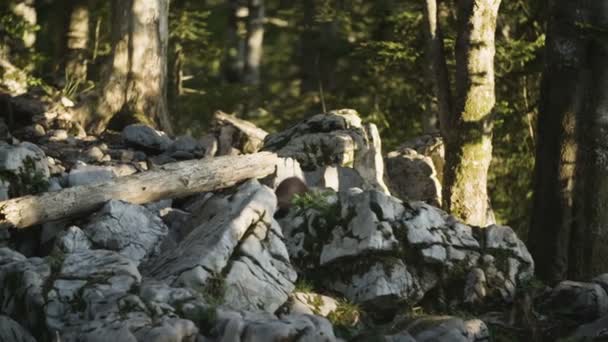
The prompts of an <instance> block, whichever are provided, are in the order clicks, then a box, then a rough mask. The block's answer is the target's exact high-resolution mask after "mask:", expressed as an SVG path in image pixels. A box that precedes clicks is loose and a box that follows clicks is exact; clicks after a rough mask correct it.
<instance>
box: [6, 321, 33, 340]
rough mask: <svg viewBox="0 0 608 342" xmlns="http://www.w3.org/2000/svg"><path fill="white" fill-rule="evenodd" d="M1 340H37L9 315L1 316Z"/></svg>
mask: <svg viewBox="0 0 608 342" xmlns="http://www.w3.org/2000/svg"><path fill="white" fill-rule="evenodd" d="M0 341H11V342H36V340H35V339H34V337H33V336H32V335H30V333H29V332H27V330H25V329H24V328H23V327H22V326H21V325H19V323H17V322H15V321H14V320H12V319H11V318H10V317H7V316H0Z"/></svg>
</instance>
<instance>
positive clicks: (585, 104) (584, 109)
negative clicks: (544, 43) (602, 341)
mask: <svg viewBox="0 0 608 342" xmlns="http://www.w3.org/2000/svg"><path fill="white" fill-rule="evenodd" d="M575 3H580V4H582V8H580V7H579V11H577V14H578V16H576V17H575V18H574V19H575V21H574V22H573V23H574V25H575V29H576V31H577V32H576V33H578V36H579V39H580V40H582V43H583V44H584V45H583V51H581V52H580V53H581V54H582V55H581V56H580V58H581V59H582V61H583V63H584V64H583V65H582V66H583V69H582V70H583V72H582V75H581V76H580V77H579V78H578V79H577V80H580V81H579V82H576V83H578V84H579V87H582V88H583V89H582V90H579V91H578V92H577V93H581V92H582V93H583V97H582V101H581V102H580V104H581V106H580V107H579V109H580V110H579V111H578V112H577V114H578V115H577V120H576V121H577V123H576V135H575V136H576V138H577V141H578V148H577V150H576V151H577V158H576V171H575V172H576V173H575V191H574V220H573V222H572V223H573V227H572V228H571V229H572V235H571V236H572V239H571V241H570V249H569V250H570V260H569V272H568V276H569V277H570V278H572V279H581V280H587V279H590V278H592V277H595V276H597V275H599V274H602V273H606V272H608V63H607V62H606V61H608V42H607V41H606V38H607V34H606V32H608V3H605V2H603V1H600V2H593V1H575ZM581 37H582V39H581ZM575 46H576V45H575ZM579 46H580V45H579ZM562 47H563V48H565V46H562ZM577 47H578V46H577ZM570 49H572V48H570ZM576 51H577V52H578V51H580V49H576ZM573 57H577V56H576V55H574V56H573ZM570 82H572V80H570Z"/></svg>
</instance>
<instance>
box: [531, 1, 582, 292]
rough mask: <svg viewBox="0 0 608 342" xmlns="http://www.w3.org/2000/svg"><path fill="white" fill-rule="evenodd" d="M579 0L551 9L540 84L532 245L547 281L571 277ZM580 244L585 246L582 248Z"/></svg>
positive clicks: (579, 82) (579, 94) (539, 270)
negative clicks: (569, 272)
mask: <svg viewBox="0 0 608 342" xmlns="http://www.w3.org/2000/svg"><path fill="white" fill-rule="evenodd" d="M577 8H578V4H577V1H570V0H561V1H554V2H553V4H552V6H551V9H550V20H549V24H548V37H547V43H546V52H545V54H546V56H545V70H544V73H543V80H542V84H541V99H540V108H539V117H538V129H537V142H536V164H535V170H534V196H533V208H532V219H531V225H530V229H529V233H528V247H529V248H530V252H531V253H532V256H533V257H534V261H535V263H536V273H537V275H538V276H539V277H540V278H541V279H543V280H544V281H547V282H548V283H556V282H558V281H560V280H563V279H565V278H566V276H567V271H568V250H569V243H570V237H571V229H573V228H574V229H576V225H577V222H576V220H575V217H574V216H573V200H574V189H575V187H574V185H575V172H576V170H575V164H576V158H577V148H578V146H577V139H576V137H575V131H576V125H577V120H576V119H577V116H578V115H579V114H578V113H579V112H580V109H581V105H582V103H583V101H582V96H583V90H584V89H583V83H584V78H585V75H584V73H583V68H582V65H581V64H582V63H584V60H585V49H584V42H583V40H582V37H581V36H580V32H578V30H577V28H576V25H575V23H576V21H577V18H576V17H575V15H576V13H577ZM577 248H580V247H577Z"/></svg>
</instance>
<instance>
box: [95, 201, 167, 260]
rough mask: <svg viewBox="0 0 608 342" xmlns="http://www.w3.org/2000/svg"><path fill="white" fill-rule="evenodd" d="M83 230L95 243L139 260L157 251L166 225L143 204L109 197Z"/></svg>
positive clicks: (164, 233)
mask: <svg viewBox="0 0 608 342" xmlns="http://www.w3.org/2000/svg"><path fill="white" fill-rule="evenodd" d="M83 231H84V232H85V234H86V235H87V237H88V238H89V239H90V240H91V241H92V242H93V243H94V244H95V246H97V247H100V248H104V249H108V250H113V251H116V252H118V253H120V254H121V255H123V256H125V257H127V258H129V259H131V260H133V261H134V262H135V263H139V262H141V261H143V260H144V259H146V258H148V257H149V256H151V255H154V254H156V253H158V252H159V249H160V244H161V242H162V240H163V239H164V237H165V236H166V235H167V233H168V228H167V226H165V224H164V223H163V222H162V220H161V219H160V217H158V216H157V215H155V214H154V213H152V212H151V211H149V210H148V209H146V208H145V207H142V206H139V205H135V204H130V203H126V202H122V201H116V200H111V201H109V202H108V203H106V204H105V205H104V207H103V208H102V209H101V210H100V211H99V212H97V213H96V214H95V216H94V217H93V218H92V219H91V220H90V222H89V223H88V224H87V225H86V226H84V228H83Z"/></svg>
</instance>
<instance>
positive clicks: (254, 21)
mask: <svg viewBox="0 0 608 342" xmlns="http://www.w3.org/2000/svg"><path fill="white" fill-rule="evenodd" d="M248 8H249V13H248V14H249V15H248V16H247V39H246V41H247V45H246V46H245V70H244V81H245V83H246V84H252V85H255V84H259V83H260V64H261V62H262V52H263V47H262V43H263V41H264V17H265V15H264V0H248Z"/></svg>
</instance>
